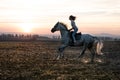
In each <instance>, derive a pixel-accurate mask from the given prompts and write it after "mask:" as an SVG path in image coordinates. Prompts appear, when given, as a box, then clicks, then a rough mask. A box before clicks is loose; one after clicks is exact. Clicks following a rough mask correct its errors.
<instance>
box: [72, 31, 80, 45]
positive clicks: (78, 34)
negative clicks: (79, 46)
mask: <svg viewBox="0 0 120 80" xmlns="http://www.w3.org/2000/svg"><path fill="white" fill-rule="evenodd" d="M72 34H73V31H71V32H70V39H71V40H70V44H71V45H72V44H74V41H73V37H72ZM81 35H82V33H81V32H78V33H76V34H75V39H76V40H79V39H80V38H81Z"/></svg>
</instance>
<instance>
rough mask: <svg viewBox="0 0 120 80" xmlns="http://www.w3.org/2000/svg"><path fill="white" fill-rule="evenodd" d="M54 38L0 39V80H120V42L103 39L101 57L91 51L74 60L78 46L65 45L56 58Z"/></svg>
mask: <svg viewBox="0 0 120 80" xmlns="http://www.w3.org/2000/svg"><path fill="white" fill-rule="evenodd" d="M59 46H60V42H57V41H31V42H0V80H120V41H104V48H103V50H102V51H103V53H104V56H95V62H94V63H89V61H90V53H89V51H86V54H85V55H84V57H83V58H82V59H76V58H77V56H78V54H79V52H80V51H81V48H79V47H68V48H67V49H66V50H65V51H64V53H65V59H61V60H55V56H56V54H57V48H58V47H59Z"/></svg>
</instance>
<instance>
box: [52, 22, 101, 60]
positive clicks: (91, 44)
mask: <svg viewBox="0 0 120 80" xmlns="http://www.w3.org/2000/svg"><path fill="white" fill-rule="evenodd" d="M56 31H60V34H61V44H62V45H61V46H60V47H59V48H58V54H57V57H56V59H61V58H64V53H63V51H64V50H65V48H66V47H68V46H77V47H80V46H82V51H81V52H80V54H79V55H78V58H82V57H83V55H84V53H85V51H86V49H88V50H89V51H90V52H91V62H94V56H95V54H97V55H103V53H102V51H101V50H102V48H103V42H102V40H100V39H99V38H97V37H94V36H92V35H90V34H76V40H77V44H76V45H71V43H72V37H71V32H70V31H69V30H68V28H67V26H66V25H65V24H64V23H62V22H57V23H56V24H55V25H54V27H53V28H52V29H51V32H52V33H54V32H56ZM95 48H96V50H95Z"/></svg>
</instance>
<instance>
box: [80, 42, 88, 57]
mask: <svg viewBox="0 0 120 80" xmlns="http://www.w3.org/2000/svg"><path fill="white" fill-rule="evenodd" d="M86 49H87V44H84V45H83V48H82V51H81V52H80V55H79V56H78V58H82V57H83V54H84V53H85V51H86Z"/></svg>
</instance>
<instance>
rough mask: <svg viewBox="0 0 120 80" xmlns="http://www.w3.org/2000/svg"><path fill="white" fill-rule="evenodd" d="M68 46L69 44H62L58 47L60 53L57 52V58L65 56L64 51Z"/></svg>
mask: <svg viewBox="0 0 120 80" xmlns="http://www.w3.org/2000/svg"><path fill="white" fill-rule="evenodd" d="M66 47H67V45H61V46H60V47H59V48H58V54H57V58H56V59H60V58H64V53H63V51H64V50H65V48H66Z"/></svg>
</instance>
